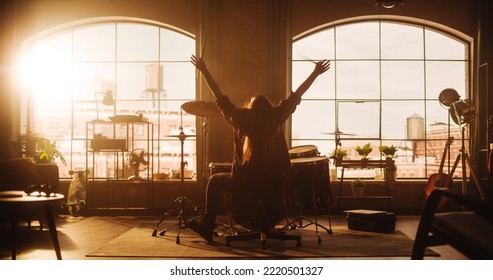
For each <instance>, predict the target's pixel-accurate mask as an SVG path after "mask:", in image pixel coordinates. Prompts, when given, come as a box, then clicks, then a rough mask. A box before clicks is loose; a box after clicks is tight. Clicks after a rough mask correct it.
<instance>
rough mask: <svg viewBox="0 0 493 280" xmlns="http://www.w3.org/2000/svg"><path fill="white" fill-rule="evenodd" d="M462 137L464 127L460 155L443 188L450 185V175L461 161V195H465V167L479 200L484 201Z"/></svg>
mask: <svg viewBox="0 0 493 280" xmlns="http://www.w3.org/2000/svg"><path fill="white" fill-rule="evenodd" d="M464 135H465V125H461V148H460V153H459V154H458V155H457V158H456V159H455V162H454V165H453V166H452V170H451V171H450V176H449V177H448V179H447V182H446V184H445V186H448V184H449V183H450V180H451V178H452V175H453V174H454V172H455V168H457V165H458V164H459V161H461V166H462V194H464V195H467V170H466V166H467V167H469V170H470V173H471V177H472V179H473V181H474V184H475V186H476V188H477V190H478V192H479V195H480V196H481V200H484V199H485V196H484V193H483V191H482V189H481V186H480V185H479V181H478V178H477V177H476V173H475V172H474V169H473V168H472V164H471V158H470V157H469V154H468V153H467V151H466V148H465V141H464Z"/></svg>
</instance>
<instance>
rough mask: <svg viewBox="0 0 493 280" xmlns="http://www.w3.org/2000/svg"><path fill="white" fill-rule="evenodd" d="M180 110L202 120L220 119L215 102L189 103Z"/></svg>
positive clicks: (184, 104)
mask: <svg viewBox="0 0 493 280" xmlns="http://www.w3.org/2000/svg"><path fill="white" fill-rule="evenodd" d="M181 108H182V109H183V110H184V111H185V112H187V113H189V114H192V115H195V116H199V117H204V118H220V117H222V115H221V112H220V111H219V109H218V108H217V105H216V103H215V102H210V101H189V102H185V103H183V104H182V105H181Z"/></svg>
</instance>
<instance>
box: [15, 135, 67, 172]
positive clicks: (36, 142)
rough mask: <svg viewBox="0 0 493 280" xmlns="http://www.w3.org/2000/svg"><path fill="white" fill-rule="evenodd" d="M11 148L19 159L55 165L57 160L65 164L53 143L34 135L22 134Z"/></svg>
mask: <svg viewBox="0 0 493 280" xmlns="http://www.w3.org/2000/svg"><path fill="white" fill-rule="evenodd" d="M12 147H13V148H14V149H15V150H16V151H17V152H18V153H19V156H21V157H32V158H33V159H34V161H35V162H36V163H55V161H56V160H57V159H60V161H61V162H62V163H63V164H65V165H66V164H67V162H66V161H65V158H64V157H63V154H62V153H61V152H60V151H59V150H58V149H57V147H56V143H55V142H50V140H48V139H46V138H44V137H41V136H39V135H38V134H36V133H26V134H22V135H20V136H19V137H18V138H17V141H14V142H13V143H12Z"/></svg>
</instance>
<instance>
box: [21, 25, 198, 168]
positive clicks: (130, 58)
mask: <svg viewBox="0 0 493 280" xmlns="http://www.w3.org/2000/svg"><path fill="white" fill-rule="evenodd" d="M193 53H195V39H194V38H193V37H192V36H191V35H190V34H188V33H186V32H183V31H181V30H178V29H172V28H171V27H169V26H164V25H163V26H159V25H156V24H149V23H148V22H138V21H135V20H132V21H111V20H105V21H102V22H91V23H85V24H82V25H77V26H72V27H70V28H65V29H63V30H56V31H55V32H51V33H50V34H48V35H46V36H43V37H41V38H37V39H36V40H33V41H30V42H27V43H26V47H25V51H24V61H23V67H22V68H23V71H22V80H23V99H22V110H23V111H22V112H23V113H22V120H21V124H22V131H21V133H26V132H28V131H29V132H34V133H37V134H39V135H41V136H43V137H45V138H48V139H50V140H51V141H52V142H55V143H56V146H57V148H58V149H59V150H61V151H62V153H63V156H64V157H65V159H66V160H67V165H63V164H62V163H60V162H58V163H57V164H58V165H59V169H60V176H61V177H69V170H84V169H85V167H86V154H85V152H86V149H87V148H88V147H87V146H86V132H87V135H88V137H89V138H93V136H94V135H95V134H101V135H103V136H105V137H113V136H114V135H112V134H113V128H112V126H111V125H109V126H108V125H103V126H97V128H95V129H94V130H93V128H92V126H90V125H89V126H87V125H86V124H87V123H88V122H91V121H93V120H96V119H99V120H104V121H109V117H111V116H115V115H138V114H142V115H143V117H145V118H147V120H148V121H149V122H151V123H152V124H153V130H154V131H153V133H151V134H149V135H153V139H151V141H153V145H152V146H153V147H154V148H153V150H152V151H146V152H149V153H150V155H151V157H152V159H153V162H154V166H153V169H154V170H153V172H154V173H157V172H165V171H169V170H173V169H179V168H180V160H181V158H180V141H179V139H177V138H175V137H168V136H169V135H173V134H177V133H176V131H175V129H173V131H171V128H179V127H180V126H183V127H195V117H194V116H192V115H189V114H187V113H186V112H182V111H181V105H182V104H183V103H185V102H187V101H190V100H195V92H196V89H195V72H196V71H195V68H194V66H193V65H192V64H191V63H190V55H191V54H193ZM108 91H110V92H111V93H112V94H113V97H114V104H113V105H109V106H107V105H104V104H102V103H101V101H102V98H103V96H104V93H106V92H108ZM54 128H56V129H54ZM86 129H87V130H88V131H86ZM135 131H136V137H140V138H139V141H137V142H136V145H137V146H136V147H133V148H147V147H146V146H145V145H144V144H143V142H142V140H143V139H142V138H146V137H148V134H147V132H146V128H145V127H144V126H143V125H137V126H136V128H135ZM127 133H128V131H127V128H126V126H120V125H117V127H116V130H115V132H114V134H115V136H117V137H124V136H125V135H127ZM139 145H140V146H142V147H140V146H139ZM195 146H196V145H195V138H187V145H186V153H184V154H185V160H186V161H187V162H188V166H187V168H189V169H191V170H193V171H196V148H195ZM97 160H98V162H99V163H100V164H98V166H95V167H94V168H95V169H101V170H94V173H99V174H101V175H104V176H106V175H108V176H110V175H112V174H110V173H111V172H112V171H109V170H110V169H113V168H114V164H113V156H112V155H109V154H108V155H105V154H103V153H101V154H98V155H97Z"/></svg>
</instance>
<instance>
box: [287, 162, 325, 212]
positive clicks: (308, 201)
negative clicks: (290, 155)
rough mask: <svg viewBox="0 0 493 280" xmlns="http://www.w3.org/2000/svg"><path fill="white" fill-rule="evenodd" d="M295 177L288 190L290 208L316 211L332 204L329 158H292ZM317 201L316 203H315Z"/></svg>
mask: <svg viewBox="0 0 493 280" xmlns="http://www.w3.org/2000/svg"><path fill="white" fill-rule="evenodd" d="M291 166H292V169H293V177H292V181H291V184H290V187H289V190H288V191H287V196H288V197H287V201H288V207H289V208H290V210H296V211H307V210H310V211H315V210H318V209H324V208H327V207H329V206H330V205H331V201H332V198H331V196H332V195H331V190H330V179H329V159H328V158H327V157H324V156H317V157H307V158H295V159H291ZM314 201H315V202H316V204H315V203H314Z"/></svg>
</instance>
